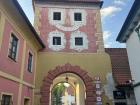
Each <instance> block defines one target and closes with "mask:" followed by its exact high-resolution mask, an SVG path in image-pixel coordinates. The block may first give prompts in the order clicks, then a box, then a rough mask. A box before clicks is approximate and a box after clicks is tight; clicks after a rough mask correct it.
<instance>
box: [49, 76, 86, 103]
mask: <svg viewBox="0 0 140 105" xmlns="http://www.w3.org/2000/svg"><path fill="white" fill-rule="evenodd" d="M50 90H51V103H50V105H85V97H86V89H85V85H84V82H83V81H82V80H81V78H80V77H79V76H77V75H75V74H73V73H64V74H61V75H59V76H58V77H56V78H55V79H54V80H53V84H52V85H51V89H50Z"/></svg>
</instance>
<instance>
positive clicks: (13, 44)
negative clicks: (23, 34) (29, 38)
mask: <svg viewBox="0 0 140 105" xmlns="http://www.w3.org/2000/svg"><path fill="white" fill-rule="evenodd" d="M17 47H18V38H17V37H16V36H15V35H14V34H11V39H10V44H9V53H8V57H9V58H11V59H13V60H14V61H15V60H16V55H17Z"/></svg>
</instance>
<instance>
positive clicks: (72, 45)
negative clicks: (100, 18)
mask: <svg viewBox="0 0 140 105" xmlns="http://www.w3.org/2000/svg"><path fill="white" fill-rule="evenodd" d="M76 37H82V38H83V45H75V38H76ZM70 49H74V50H77V51H78V52H81V51H82V50H86V49H88V39H87V35H86V34H85V33H84V32H80V31H76V32H73V33H72V34H71V38H70Z"/></svg>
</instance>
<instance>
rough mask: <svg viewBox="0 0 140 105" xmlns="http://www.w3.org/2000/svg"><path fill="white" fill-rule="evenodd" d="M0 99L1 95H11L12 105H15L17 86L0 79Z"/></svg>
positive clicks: (14, 83) (15, 83)
mask: <svg viewBox="0 0 140 105" xmlns="http://www.w3.org/2000/svg"><path fill="white" fill-rule="evenodd" d="M0 84H1V85H0V97H1V96H2V94H7V95H12V98H13V105H17V99H18V90H19V84H18V83H17V82H13V81H10V80H7V79H4V78H2V77H0Z"/></svg>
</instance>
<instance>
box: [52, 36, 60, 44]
mask: <svg viewBox="0 0 140 105" xmlns="http://www.w3.org/2000/svg"><path fill="white" fill-rule="evenodd" d="M53 45H61V37H53Z"/></svg>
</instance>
